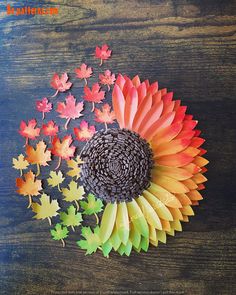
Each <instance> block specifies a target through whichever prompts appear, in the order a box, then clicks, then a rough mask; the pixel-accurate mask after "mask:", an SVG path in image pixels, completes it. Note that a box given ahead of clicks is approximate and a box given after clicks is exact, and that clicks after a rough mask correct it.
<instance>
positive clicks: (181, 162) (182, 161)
mask: <svg viewBox="0 0 236 295" xmlns="http://www.w3.org/2000/svg"><path fill="white" fill-rule="evenodd" d="M192 160H193V158H192V157H190V156H189V155H187V154H185V153H184V152H181V153H178V154H175V155H168V156H163V157H160V158H158V159H155V163H156V164H158V165H163V166H171V167H182V166H185V165H187V164H189V163H190V162H192Z"/></svg>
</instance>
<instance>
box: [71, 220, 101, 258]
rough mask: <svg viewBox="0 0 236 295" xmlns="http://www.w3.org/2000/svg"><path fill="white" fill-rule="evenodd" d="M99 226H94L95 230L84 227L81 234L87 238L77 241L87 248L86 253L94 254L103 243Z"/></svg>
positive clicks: (80, 245) (82, 247) (79, 244)
mask: <svg viewBox="0 0 236 295" xmlns="http://www.w3.org/2000/svg"><path fill="white" fill-rule="evenodd" d="M99 229H100V228H99V226H96V227H95V228H94V232H92V230H91V228H90V227H82V230H81V235H82V236H83V237H84V238H85V240H79V241H77V245H78V246H79V247H80V248H81V249H83V250H87V251H86V254H85V255H87V254H92V253H94V252H96V251H97V249H98V248H99V247H100V245H101V241H100V238H99Z"/></svg>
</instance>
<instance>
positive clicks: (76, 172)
mask: <svg viewBox="0 0 236 295" xmlns="http://www.w3.org/2000/svg"><path fill="white" fill-rule="evenodd" d="M83 163H84V162H83V161H82V160H81V159H80V156H77V157H76V159H75V160H72V159H71V160H68V161H67V167H68V168H70V169H71V170H70V171H68V172H67V173H66V174H67V175H69V176H71V177H76V179H78V178H79V177H80V171H81V169H80V167H79V166H80V165H81V164H83Z"/></svg>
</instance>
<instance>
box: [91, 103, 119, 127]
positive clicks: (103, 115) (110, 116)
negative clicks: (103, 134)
mask: <svg viewBox="0 0 236 295" xmlns="http://www.w3.org/2000/svg"><path fill="white" fill-rule="evenodd" d="M94 112H95V116H96V118H95V121H97V122H100V123H104V124H105V128H106V130H107V124H112V123H114V120H115V118H116V117H115V112H114V111H111V107H110V106H109V104H107V103H106V104H104V105H103V106H102V111H101V110H99V109H96V108H95V111H94Z"/></svg>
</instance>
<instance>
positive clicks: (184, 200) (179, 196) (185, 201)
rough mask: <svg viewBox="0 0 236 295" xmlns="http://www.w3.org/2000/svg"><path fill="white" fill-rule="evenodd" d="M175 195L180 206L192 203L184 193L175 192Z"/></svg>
mask: <svg viewBox="0 0 236 295" xmlns="http://www.w3.org/2000/svg"><path fill="white" fill-rule="evenodd" d="M175 196H176V198H177V199H178V200H179V201H180V203H181V204H182V206H187V205H191V204H192V202H191V200H190V198H189V197H188V196H187V195H186V194H176V195H175Z"/></svg>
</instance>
